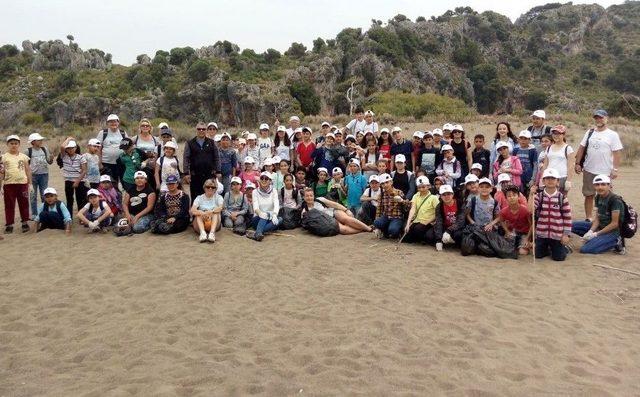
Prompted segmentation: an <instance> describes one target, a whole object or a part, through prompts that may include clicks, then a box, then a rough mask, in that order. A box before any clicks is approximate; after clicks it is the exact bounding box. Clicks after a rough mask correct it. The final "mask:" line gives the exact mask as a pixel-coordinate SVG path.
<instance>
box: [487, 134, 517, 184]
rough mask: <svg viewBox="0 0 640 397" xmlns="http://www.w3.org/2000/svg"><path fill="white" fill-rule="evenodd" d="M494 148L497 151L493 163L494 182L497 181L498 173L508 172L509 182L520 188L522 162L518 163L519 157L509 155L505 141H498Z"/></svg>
mask: <svg viewBox="0 0 640 397" xmlns="http://www.w3.org/2000/svg"><path fill="white" fill-rule="evenodd" d="M496 149H497V151H498V158H497V159H496V161H495V162H494V163H493V178H494V179H495V182H496V183H497V181H498V175H500V174H510V175H511V182H512V183H513V184H514V185H516V186H518V187H519V188H522V180H521V179H520V175H522V163H520V159H519V158H518V156H512V155H511V153H510V151H509V144H508V143H507V142H498V143H497V144H496Z"/></svg>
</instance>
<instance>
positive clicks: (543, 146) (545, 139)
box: [536, 134, 575, 189]
mask: <svg viewBox="0 0 640 397" xmlns="http://www.w3.org/2000/svg"><path fill="white" fill-rule="evenodd" d="M551 145H553V137H552V136H551V135H548V134H546V135H543V136H541V137H540V154H538V170H540V172H538V175H537V176H536V186H537V187H538V189H544V183H543V182H542V171H544V170H545V166H544V159H545V158H546V157H547V150H549V147H551ZM574 157H575V156H574Z"/></svg>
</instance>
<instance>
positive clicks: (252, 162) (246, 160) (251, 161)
mask: <svg viewBox="0 0 640 397" xmlns="http://www.w3.org/2000/svg"><path fill="white" fill-rule="evenodd" d="M255 162H256V161H255V160H254V159H253V157H251V156H247V157H245V158H244V164H255Z"/></svg>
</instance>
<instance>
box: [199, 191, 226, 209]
mask: <svg viewBox="0 0 640 397" xmlns="http://www.w3.org/2000/svg"><path fill="white" fill-rule="evenodd" d="M193 205H195V206H196V208H197V209H199V210H200V211H211V210H213V209H216V208H219V207H222V206H223V205H224V199H223V198H222V196H221V195H219V194H217V193H216V194H214V195H213V196H211V197H207V195H206V194H201V195H199V196H198V197H196V199H195V200H193Z"/></svg>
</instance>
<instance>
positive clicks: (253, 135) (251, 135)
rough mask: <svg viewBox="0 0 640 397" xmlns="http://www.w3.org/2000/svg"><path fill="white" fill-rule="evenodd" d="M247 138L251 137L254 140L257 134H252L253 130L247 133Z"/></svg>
mask: <svg viewBox="0 0 640 397" xmlns="http://www.w3.org/2000/svg"><path fill="white" fill-rule="evenodd" d="M249 139H253V140H254V141H255V140H256V139H258V136H257V135H256V134H254V133H253V132H250V133H249V134H248V135H247V141H248V140H249Z"/></svg>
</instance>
